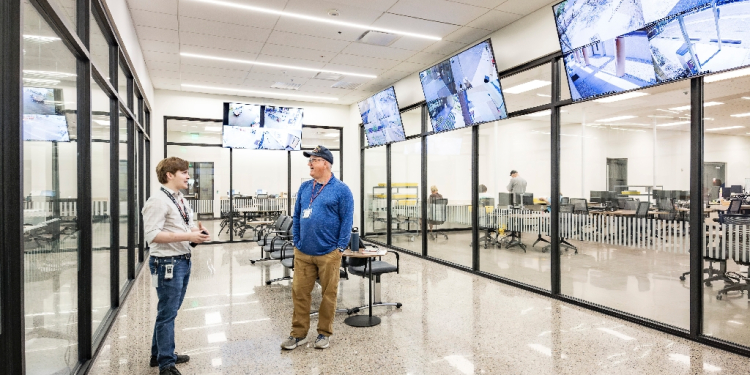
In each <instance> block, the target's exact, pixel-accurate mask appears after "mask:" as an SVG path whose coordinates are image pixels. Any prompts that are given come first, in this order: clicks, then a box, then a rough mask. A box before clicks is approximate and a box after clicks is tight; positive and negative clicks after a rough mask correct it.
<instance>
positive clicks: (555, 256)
mask: <svg viewBox="0 0 750 375" xmlns="http://www.w3.org/2000/svg"><path fill="white" fill-rule="evenodd" d="M562 57H563V55H562V53H560V52H557V53H553V54H550V55H547V56H543V57H540V58H538V59H536V60H533V61H530V62H528V63H526V64H523V65H520V66H518V67H515V68H512V69H509V70H506V71H503V72H500V74H499V77H500V80H502V79H503V78H507V77H510V76H513V75H516V74H519V73H522V72H524V71H527V70H529V69H533V68H538V67H540V66H543V65H545V64H549V65H550V68H551V70H552V71H551V77H552V99H551V101H550V103H549V104H544V105H540V106H536V107H533V108H524V109H521V110H518V111H514V112H511V113H509V114H508V118H509V119H510V118H515V117H519V116H523V115H528V114H530V113H535V112H540V111H545V110H549V111H550V112H551V114H550V126H551V132H550V146H551V158H550V163H551V164H550V167H551V168H550V170H551V176H550V177H551V187H550V188H551V189H550V191H551V195H550V196H552V197H557V196H559V195H560V161H561V160H560V127H561V124H560V110H561V108H563V107H566V106H569V105H572V104H576V103H582V102H586V101H589V100H594V99H600V98H599V97H597V98H590V99H586V100H576V101H573V100H572V99H564V100H561V96H562V92H561V90H562V80H563V79H565V78H564V77H562V75H561V67H562V64H563V61H562ZM669 83H672V82H666V83H664V84H669ZM690 92H691V120H690V121H691V124H690V126H691V130H690V191H693V192H696V191H701V189H702V186H701V184H702V176H703V155H704V148H703V146H704V132H703V129H704V124H703V101H704V92H705V90H704V86H703V76H699V77H693V78H691V79H690ZM618 94H619V93H618ZM419 106H421V107H422V133H421V134H417V135H414V136H410V137H407V138H406V139H407V140H410V139H416V138H421V142H422V143H421V145H422V147H421V152H422V155H421V160H422V176H421V187H420V195H421V203H422V212H421V215H422V217H427V170H426V167H425V166H426V165H427V159H428V156H429V155H428V154H427V147H426V146H427V137H428V136H430V135H433V134H436V133H435V132H433V131H431V130H429V129H428V128H429V124H428V122H429V119H428V116H427V107H426V103H425V102H424V101H422V102H418V103H415V104H413V105H410V106H408V107H404V108H401V109H400V112H401V113H403V112H406V111H409V110H412V109H414V108H415V107H419ZM501 121H503V120H501ZM479 126H481V124H478V125H473V126H471V127H472V128H473V129H472V156H471V168H472V170H471V175H472V178H471V181H472V196H471V206H472V211H471V212H473V215H472V223H473V225H472V266H471V267H467V266H464V265H459V264H456V263H453V262H450V261H446V260H443V259H439V258H435V257H432V256H430V254H429V252H428V248H427V236H425V235H422V236H421V238H422V252H421V253H416V252H414V251H411V250H407V249H404V248H401V247H398V246H394V245H393V244H392V243H391V230H390V228H391V226H392V219H393V218H392V216H391V199H390V192H391V189H390V187H391V163H390V160H391V144H387V145H384V146H383V145H381V146H367V142H366V139H365V134H364V127H363V126H362V124H360V125H359V127H360V137H359V141H360V227H361V228H364V225H365V204H364V203H365V202H364V197H365V191H364V180H365V171H366V168H365V167H366V162H365V150H367V149H370V148H373V147H385V149H386V173H387V186H386V191H387V196H386V199H387V203H386V204H387V207H386V210H387V217H386V220H387V222H386V228H387V231H386V236H387V237H386V241H385V242H383V241H381V240H378V239H374V238H367V235H366V234H365V235H364V236H363V238H364V239H367V240H368V241H371V242H374V243H377V244H379V245H382V246H387V247H390V248H392V249H394V250H397V251H401V252H404V253H407V254H411V255H414V256H418V257H421V258H424V259H427V260H430V261H433V262H436V263H440V264H443V265H446V266H450V267H453V268H456V269H459V270H462V271H466V272H470V273H472V274H475V275H478V276H482V277H485V278H488V279H492V280H495V281H498V282H501V283H504V284H508V285H511V286H514V287H517V288H520V289H524V290H527V291H530V292H533V293H537V294H540V295H543V296H545V297H549V298H553V299H556V300H559V301H562V302H566V303H570V304H573V305H576V306H579V307H583V308H586V309H589V310H593V311H596V312H599V313H603V314H606V315H609V316H613V317H616V318H619V319H624V320H626V321H629V322H632V323H636V324H639V325H642V326H645V327H649V328H652V329H655V330H658V331H661V332H664V333H668V334H671V335H674V336H678V337H682V338H685V339H689V340H692V341H695V342H698V343H701V344H705V345H709V346H712V347H715V348H719V349H722V350H726V351H729V352H732V353H736V354H740V355H743V356H746V357H750V347H747V346H744V345H741V344H738V343H734V342H729V341H726V340H722V339H719V338H716V337H712V336H708V335H705V334H704V333H703V286H702V285H703V258H702V253H701V252H700V251H691V252H690V275H691V278H690V305H689V306H685V308H689V309H690V329H683V328H679V327H675V326H672V325H669V324H665V323H661V322H658V321H654V320H651V319H647V318H644V317H641V316H637V315H634V314H630V313H627V312H624V311H620V310H616V309H612V308H609V307H607V306H602V305H599V304H595V303H592V302H588V301H585V300H582V299H578V298H575V297H571V296H566V295H564V294H562V292H561V288H560V286H561V270H560V240H559V238H560V236H559V230H560V228H559V225H557V223H558V222H559V214H560V213H559V205H552V206H551V207H552V209H551V216H550V221H551V223H552V225H551V228H550V243H551V250H550V253H551V255H550V262H551V263H550V268H551V272H550V289H549V290H547V289H543V288H539V287H536V286H532V285H529V284H526V283H522V282H519V281H516V280H513V279H510V278H506V277H503V276H498V275H495V274H491V273H488V272H485V271H481V270H480V269H479V265H480V261H479V260H480V252H479V244H478V243H479V241H478V236H479V233H478V225H477V220H478V216H477V215H478V212H479V211H478V203H479V202H478V193H477V191H478V189H477V187H478V181H479V170H478V164H479V150H478V140H479ZM462 129H463V128H462ZM441 133H443V132H441ZM702 203H703V202H702V198H701V196H700V194H692V195H691V197H690V206H691V207H701V208H700V212H695V213H693V214H691V215H690V226H691V227H693V228H702V223H703V221H702V218H703V204H702ZM421 223H422V227H421V228H420V229H421V232H422V233H423V234H424V233H427V221H426V220H422V221H421ZM702 236H703V232H702V231H700V230H698V231H691V233H690V248H693V249H698V248H700V247H701V246H702V243H703V238H702ZM696 275H700V276H699V277H696Z"/></svg>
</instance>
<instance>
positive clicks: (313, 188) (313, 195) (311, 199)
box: [308, 179, 331, 207]
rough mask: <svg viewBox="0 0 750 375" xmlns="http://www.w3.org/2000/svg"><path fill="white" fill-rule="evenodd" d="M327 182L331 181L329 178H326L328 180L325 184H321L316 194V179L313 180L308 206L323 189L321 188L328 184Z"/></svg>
mask: <svg viewBox="0 0 750 375" xmlns="http://www.w3.org/2000/svg"><path fill="white" fill-rule="evenodd" d="M329 182H331V180H330V179H328V181H327V182H326V183H325V184H322V185H323V186H321V187H320V190H318V194H315V184H316V181H315V180H313V185H312V194H310V205H309V206H308V207H312V204H313V201H314V200H315V198H317V197H318V195H320V193H321V192H322V191H323V189H325V188H326V185H328V183H329Z"/></svg>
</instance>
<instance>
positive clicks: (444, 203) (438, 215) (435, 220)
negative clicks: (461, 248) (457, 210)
mask: <svg viewBox="0 0 750 375" xmlns="http://www.w3.org/2000/svg"><path fill="white" fill-rule="evenodd" d="M429 203H430V205H429V206H428V210H427V223H428V224H431V225H433V226H437V225H442V224H444V223H445V220H446V219H447V218H448V199H445V198H431V199H430V202H429ZM438 235H443V236H444V237H445V239H446V240H447V239H448V235H447V234H445V233H444V232H441V231H432V230H430V237H431V238H432V239H433V240H437V237H438Z"/></svg>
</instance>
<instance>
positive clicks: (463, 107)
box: [419, 40, 508, 132]
mask: <svg viewBox="0 0 750 375" xmlns="http://www.w3.org/2000/svg"><path fill="white" fill-rule="evenodd" d="M419 79H420V81H421V83H422V91H423V92H424V95H425V100H426V101H427V109H428V112H429V114H430V122H431V124H432V129H433V131H435V132H440V131H445V130H452V129H458V128H461V127H464V126H467V125H475V124H479V123H483V122H487V121H495V120H500V119H503V118H506V117H508V113H507V109H506V107H505V100H504V98H503V93H502V90H501V88H500V81H499V80H498V76H497V68H496V66H495V56H494V54H493V52H492V45H491V44H490V41H489V40H486V41H484V42H482V43H479V44H477V45H475V46H473V47H471V48H469V49H467V50H465V51H463V52H461V53H459V54H457V55H455V56H453V57H451V58H450V59H448V60H445V61H442V62H440V63H438V64H437V65H435V66H433V67H431V68H429V69H426V70H424V71H422V72H420V73H419Z"/></svg>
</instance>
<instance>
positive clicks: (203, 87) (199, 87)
mask: <svg viewBox="0 0 750 375" xmlns="http://www.w3.org/2000/svg"><path fill="white" fill-rule="evenodd" d="M182 87H191V88H196V89H207V90H219V91H232V92H244V93H248V94H256V95H270V96H285V97H290V98H300V99H318V100H339V99H338V98H331V97H327V96H314V95H299V94H287V93H285V92H270V91H256V90H243V89H233V88H229V87H213V86H202V85H192V84H187V83H183V84H182Z"/></svg>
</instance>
